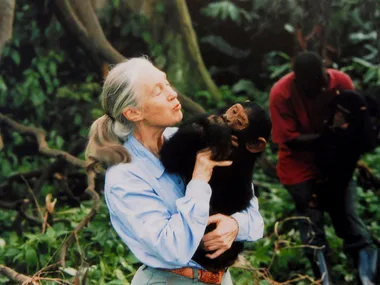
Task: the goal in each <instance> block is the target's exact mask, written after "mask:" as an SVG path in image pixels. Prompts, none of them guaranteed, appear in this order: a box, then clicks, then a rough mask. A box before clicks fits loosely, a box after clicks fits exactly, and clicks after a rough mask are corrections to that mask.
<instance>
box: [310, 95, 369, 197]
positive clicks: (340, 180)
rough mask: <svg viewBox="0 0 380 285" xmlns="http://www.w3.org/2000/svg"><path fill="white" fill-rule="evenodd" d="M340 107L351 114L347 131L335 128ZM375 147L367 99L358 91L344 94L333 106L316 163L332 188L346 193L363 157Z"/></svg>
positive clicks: (331, 106) (330, 107)
mask: <svg viewBox="0 0 380 285" xmlns="http://www.w3.org/2000/svg"><path fill="white" fill-rule="evenodd" d="M338 105H340V106H342V107H343V108H345V109H347V110H348V111H349V112H350V113H349V114H348V116H347V117H346V120H347V121H348V123H349V126H348V128H347V129H341V128H333V127H332V126H333V119H334V114H335V112H336V110H337V108H338ZM374 145H375V138H374V133H373V131H372V126H371V121H370V117H369V111H368V107H367V104H366V102H365V100H364V98H363V97H362V96H361V95H360V94H358V93H357V92H355V91H349V90H347V91H342V92H341V94H340V95H337V96H336V97H334V99H333V100H332V101H331V103H330V105H329V112H328V119H327V121H326V124H325V127H324V130H323V133H322V136H321V139H320V144H319V147H318V150H317V153H316V163H317V165H318V167H319V169H320V170H321V171H322V174H323V176H324V177H326V178H327V179H328V183H329V184H330V186H331V189H334V190H335V189H336V191H337V190H339V189H341V190H344V189H345V188H346V186H347V185H348V183H349V181H350V180H351V178H352V175H353V172H354V170H355V168H356V163H357V161H358V160H359V158H360V156H361V155H362V154H363V153H365V152H368V151H370V150H372V149H373V148H374Z"/></svg>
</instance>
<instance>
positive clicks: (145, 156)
mask: <svg viewBox="0 0 380 285" xmlns="http://www.w3.org/2000/svg"><path fill="white" fill-rule="evenodd" d="M124 147H125V148H126V149H127V150H128V151H129V153H130V155H131V158H132V161H133V160H145V162H144V163H145V165H144V167H146V168H147V169H148V171H149V172H150V173H152V174H153V175H154V177H156V178H160V177H161V176H162V174H164V171H165V168H164V166H163V165H162V163H161V161H160V160H159V159H158V158H157V157H156V156H155V155H154V154H153V153H151V152H150V151H149V150H148V149H147V148H146V147H144V146H143V145H142V144H141V143H140V142H139V141H138V140H137V139H136V138H135V137H134V136H133V135H130V136H128V139H127V140H126V141H125V143H124Z"/></svg>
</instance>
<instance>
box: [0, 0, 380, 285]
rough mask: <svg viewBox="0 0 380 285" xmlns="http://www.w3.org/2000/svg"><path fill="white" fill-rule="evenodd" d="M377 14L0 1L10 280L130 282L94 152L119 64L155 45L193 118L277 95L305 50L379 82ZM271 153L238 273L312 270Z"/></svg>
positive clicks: (1, 170)
mask: <svg viewBox="0 0 380 285" xmlns="http://www.w3.org/2000/svg"><path fill="white" fill-rule="evenodd" d="M379 27H380V1H379V0H320V1H314V0H271V1H267V0H234V1H232V0H223V1H217V0H188V1H184V0H166V1H164V0H80V1H79V0H55V1H48V0H34V1H28V0H18V1H15V0H2V1H0V56H1V58H0V165H1V167H0V284H7V285H9V284H77V285H78V284H83V285H84V284H100V285H103V284H108V285H111V284H112V285H117V284H129V282H130V281H131V278H132V276H133V274H134V273H135V272H136V269H137V268H138V266H139V263H138V261H137V260H136V259H135V257H134V256H133V254H132V253H131V252H130V251H129V250H128V248H127V247H126V246H125V245H124V244H123V243H122V242H121V240H120V239H119V238H118V236H117V235H116V234H115V232H114V230H113V229H112V227H111V225H110V222H109V216H108V213H107V209H106V207H105V203H104V199H103V193H102V191H103V178H104V177H103V176H102V175H100V176H98V177H97V178H96V179H95V177H94V176H93V175H92V174H90V175H87V173H86V172H85V164H84V155H83V151H84V148H85V145H86V136H87V134H88V130H89V126H90V125H91V123H92V122H93V120H94V119H96V118H97V117H98V116H100V115H102V114H103V110H102V108H101V106H100V100H99V95H100V92H101V85H102V81H103V78H104V76H105V74H106V73H107V70H108V68H109V67H110V66H112V64H116V63H117V62H120V61H122V60H124V59H125V58H130V57H134V56H141V55H147V56H149V58H150V59H151V60H152V61H153V62H154V63H155V64H156V65H157V66H158V67H159V68H160V69H162V70H164V71H165V72H166V73H167V74H168V78H169V81H170V82H171V83H172V85H174V86H175V87H176V88H177V89H178V91H179V93H180V94H181V97H180V100H181V102H182V105H183V109H184V114H185V118H188V117H190V116H192V115H194V114H196V113H199V112H204V111H212V110H214V109H215V108H218V107H223V106H226V105H228V104H230V103H232V102H235V101H242V100H247V99H249V100H251V101H256V102H258V103H259V104H261V105H262V106H263V107H265V108H267V107H268V93H269V90H270V88H271V86H272V85H273V83H274V82H275V81H276V80H277V79H279V78H280V77H281V76H282V75H284V74H286V73H288V72H289V71H290V63H291V59H292V57H293V56H294V54H295V53H296V52H297V51H300V50H306V49H307V50H314V51H317V52H319V53H320V54H322V55H323V56H324V58H325V59H326V63H327V64H328V65H329V66H332V67H334V68H338V69H340V70H343V71H345V72H347V73H348V74H349V75H350V76H351V77H352V79H353V80H354V83H355V86H356V88H357V89H358V90H360V91H363V92H376V88H377V87H378V86H379V84H380V69H379V62H380V61H379V59H380V53H379V48H380V41H379V32H380V30H379ZM379 152H380V150H379V149H376V150H375V151H374V152H373V153H370V154H366V155H365V156H363V158H362V160H363V162H364V163H365V164H366V165H367V166H368V167H366V168H365V170H364V172H363V171H358V172H356V174H355V178H354V179H355V180H357V182H358V183H357V184H358V186H357V201H358V210H359V213H360V215H361V217H362V218H363V220H364V222H365V224H366V225H367V227H368V229H369V230H370V231H371V233H372V234H373V236H374V237H375V238H376V237H379V236H380V222H379V221H380V208H379V207H378V206H379V205H380V199H379V193H380V190H379V188H380V183H378V180H377V179H376V176H377V177H380V156H379ZM275 163H276V153H275V147H270V148H267V150H266V153H265V155H264V156H263V158H262V160H261V162H260V163H259V164H258V165H257V168H256V171H255V175H254V184H255V187H256V188H255V189H256V194H257V196H258V197H259V202H260V208H261V213H262V215H263V217H264V220H265V234H264V238H262V239H261V240H259V241H258V242H256V243H250V244H247V245H246V251H245V259H246V262H245V263H243V264H240V265H239V266H236V267H234V268H232V269H231V272H232V275H233V278H234V280H235V284H238V285H240V284H312V283H313V279H312V278H311V277H309V276H312V272H311V268H310V266H309V264H308V262H307V260H306V258H305V257H304V256H303V254H302V247H301V246H300V239H299V233H298V231H297V229H296V219H292V218H290V217H293V216H294V215H295V209H294V205H293V203H292V201H291V199H290V196H289V195H288V194H287V192H286V191H285V189H284V188H283V187H282V186H281V185H280V184H279V181H278V179H277V177H276V175H275V173H274V169H273V166H274V165H275ZM369 169H370V170H369ZM362 170H363V169H362ZM359 174H360V175H359ZM326 230H327V238H328V240H329V242H330V246H331V249H332V260H333V270H332V277H333V280H335V281H336V282H337V284H357V280H356V273H355V271H354V270H353V269H352V266H351V265H350V263H349V260H347V258H346V256H345V255H344V254H343V253H342V242H341V240H340V239H339V238H337V237H336V235H335V233H334V230H333V228H332V226H331V223H330V222H329V221H328V223H327V227H326ZM18 273H20V274H18Z"/></svg>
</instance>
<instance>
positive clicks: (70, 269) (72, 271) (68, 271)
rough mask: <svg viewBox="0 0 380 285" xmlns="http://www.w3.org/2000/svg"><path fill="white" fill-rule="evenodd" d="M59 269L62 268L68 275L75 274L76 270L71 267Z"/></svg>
mask: <svg viewBox="0 0 380 285" xmlns="http://www.w3.org/2000/svg"><path fill="white" fill-rule="evenodd" d="M60 270H62V271H63V272H65V273H66V274H69V275H70V276H76V275H77V272H78V271H77V270H76V269H75V268H72V267H67V268H60Z"/></svg>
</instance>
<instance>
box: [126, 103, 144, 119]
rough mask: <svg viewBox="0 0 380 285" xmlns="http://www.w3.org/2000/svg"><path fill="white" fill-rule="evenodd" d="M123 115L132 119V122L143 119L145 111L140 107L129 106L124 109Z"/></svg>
mask: <svg viewBox="0 0 380 285" xmlns="http://www.w3.org/2000/svg"><path fill="white" fill-rule="evenodd" d="M123 116H124V117H125V118H126V119H127V120H128V121H132V122H138V121H141V120H142V119H143V113H142V112H141V111H140V110H139V109H135V108H129V107H127V108H125V109H124V111H123Z"/></svg>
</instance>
